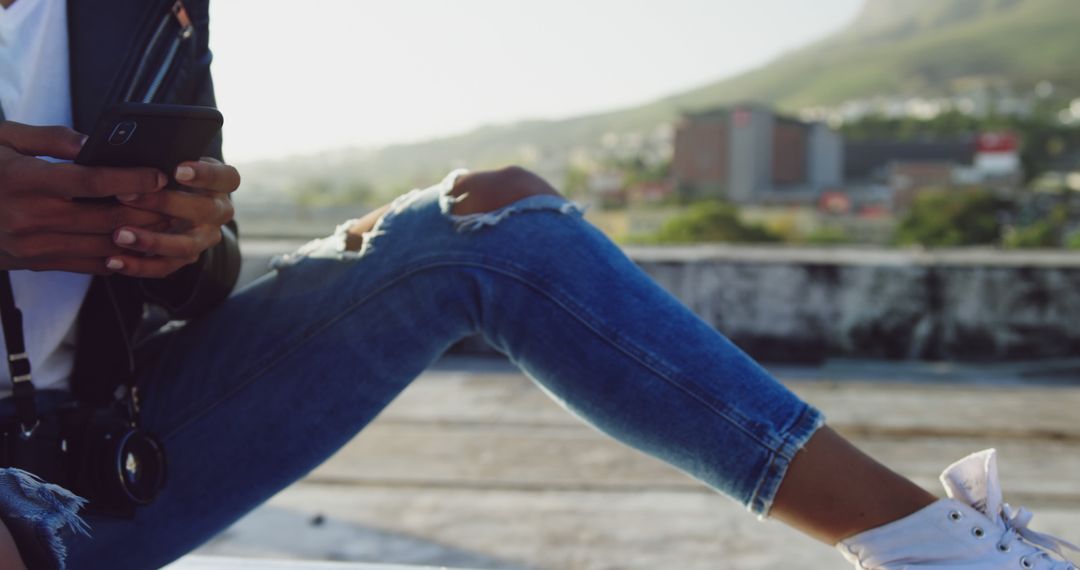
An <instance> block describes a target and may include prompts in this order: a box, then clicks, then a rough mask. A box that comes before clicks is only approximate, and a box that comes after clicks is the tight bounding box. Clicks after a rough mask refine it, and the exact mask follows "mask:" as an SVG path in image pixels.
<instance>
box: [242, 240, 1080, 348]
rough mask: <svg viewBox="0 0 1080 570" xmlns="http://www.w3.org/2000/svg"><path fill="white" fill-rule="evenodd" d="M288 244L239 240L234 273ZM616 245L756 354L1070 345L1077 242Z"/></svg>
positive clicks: (1077, 282)
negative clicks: (955, 246)
mask: <svg viewBox="0 0 1080 570" xmlns="http://www.w3.org/2000/svg"><path fill="white" fill-rule="evenodd" d="M298 245H299V244H298V243H290V242H284V241H282V242H258V241H247V242H245V243H244V258H245V266H244V271H243V274H242V277H241V279H242V281H244V282H247V281H250V280H252V279H254V278H255V277H257V276H258V275H261V274H263V273H265V271H266V264H267V261H268V259H269V257H270V256H271V255H272V254H276V253H280V252H283V251H290V250H292V249H294V248H295V247H297V246H298ZM627 253H628V254H629V255H630V256H631V258H633V259H634V260H635V261H636V262H637V263H638V264H639V265H640V266H641V267H642V268H643V269H644V270H645V271H646V272H647V273H649V274H650V275H651V276H652V277H653V278H654V279H656V280H657V281H658V282H659V283H660V284H661V285H662V286H663V287H664V288H666V289H667V290H668V291H670V292H672V293H673V294H674V295H675V296H676V297H678V298H679V299H680V300H682V301H683V302H684V303H685V304H686V305H687V306H689V307H690V308H691V310H693V311H694V312H695V313H697V314H698V315H699V316H701V317H702V318H703V319H705V320H706V321H707V322H708V323H710V324H711V325H713V326H714V327H716V328H717V329H719V330H720V331H722V332H723V333H724V334H726V335H727V336H729V337H730V338H732V339H733V340H734V341H735V342H736V343H737V344H739V345H740V346H741V347H743V348H744V349H745V350H747V351H748V352H749V353H751V354H752V355H753V356H755V357H756V358H759V359H761V360H766V361H804V362H805V361H816V360H821V359H824V358H827V357H829V356H847V357H856V358H889V359H913V360H914V359H919V360H940V359H946V360H964V361H999V360H1009V359H1023V358H1053V357H1070V356H1072V357H1075V356H1080V253H1058V252H1007V253H1006V252H998V251H993V250H973V249H963V250H951V251H938V252H921V251H914V250H908V251H895V250H883V251H879V250H861V249H792V248H767V247H745V246H743V247H731V246H715V245H713V246H692V247H634V248H628V249H627ZM465 349H466V350H467V351H474V352H475V351H482V350H483V345H482V344H481V343H478V342H476V341H472V342H467V343H465Z"/></svg>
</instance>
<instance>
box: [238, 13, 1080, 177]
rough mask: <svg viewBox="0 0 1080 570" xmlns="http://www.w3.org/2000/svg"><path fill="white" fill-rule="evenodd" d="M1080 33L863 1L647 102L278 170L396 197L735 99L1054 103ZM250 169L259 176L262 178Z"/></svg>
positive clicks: (1040, 21) (1067, 25) (788, 105)
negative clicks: (756, 58)
mask: <svg viewBox="0 0 1080 570" xmlns="http://www.w3.org/2000/svg"><path fill="white" fill-rule="evenodd" d="M780 17H782V15H781V16H780ZM1078 29H1080V3H1078V2H1077V0H866V2H865V4H864V6H863V7H862V9H861V11H860V12H859V14H858V16H857V17H856V18H855V19H854V20H853V21H852V22H851V23H850V24H849V25H847V26H846V27H844V28H843V29H841V30H840V31H838V32H836V33H835V34H833V35H831V36H829V37H827V38H825V39H823V40H821V41H818V42H816V43H814V44H812V45H809V46H806V47H804V48H802V49H799V50H796V51H793V52H791V53H788V54H786V55H783V56H781V57H779V58H778V59H776V60H774V61H773V62H771V63H769V64H767V65H764V66H762V67H760V68H758V69H755V70H752V71H750V72H747V73H743V74H740V75H737V76H735V77H731V78H728V79H724V80H722V81H718V82H716V83H712V84H709V85H704V86H701V87H699V88H696V89H692V90H689V91H687V92H684V93H680V94H676V95H673V96H671V97H667V98H664V99H661V100H659V101H655V102H653V103H650V104H646V105H642V106H638V107H634V108H630V109H623V110H619V111H614V112H610V113H602V114H595V115H589V116H584V117H578V118H572V119H567V120H558V121H526V122H521V123H517V124H512V125H502V126H491V127H484V128H481V129H478V130H476V131H473V132H470V133H466V134H463V135H460V136H455V137H449V138H444V139H439V140H433V141H430V142H425V143H421V144H409V145H399V146H391V147H387V148H384V149H381V150H379V151H375V152H367V153H364V154H360V153H356V154H353V155H349V154H348V153H343V154H341V155H340V156H341V158H340V160H336V161H335V164H337V165H338V167H333V165H328V164H327V160H326V159H325V157H323V158H320V159H313V160H309V161H303V160H299V161H292V162H290V164H289V165H282V164H279V165H277V166H276V167H275V170H277V171H278V172H280V171H282V170H283V169H284V170H288V169H289V168H291V169H293V170H294V171H296V172H306V173H309V174H304V176H310V175H322V176H345V177H353V178H362V179H364V180H365V181H367V182H370V183H373V184H375V185H376V186H377V187H380V188H390V187H393V189H394V190H397V189H399V188H401V187H403V186H408V185H411V184H423V183H426V182H429V181H431V180H433V179H436V177H437V176H438V175H439V174H440V173H442V172H445V171H446V170H447V169H448V168H450V167H453V166H456V165H461V164H467V165H469V166H471V167H474V168H478V167H485V166H490V165H495V164H500V163H506V162H524V163H526V164H529V165H530V166H533V167H535V168H538V169H539V170H541V172H545V173H548V174H549V175H552V176H557V174H555V172H558V169H559V168H561V165H562V164H565V162H566V159H567V157H568V156H569V155H570V153H572V152H573V151H574V150H575V149H581V148H596V147H598V146H599V145H600V140H601V138H602V137H604V135H605V134H608V133H616V134H618V133H642V132H649V131H650V130H651V129H654V128H656V127H657V126H658V125H661V124H664V123H669V122H671V121H673V120H675V119H677V118H678V116H679V115H680V113H682V112H684V111H687V110H694V109H701V108H705V107H711V106H717V105H724V104H730V103H732V102H736V101H747V100H753V101H759V102H764V103H769V104H772V105H775V106H777V107H779V108H781V109H784V110H788V111H795V110H798V109H800V108H805V107H809V106H828V105H837V104H839V103H842V102H844V101H847V100H852V99H860V98H868V97H873V96H875V95H926V96H929V95H947V94H950V93H955V92H957V91H958V90H960V89H963V88H964V86H965V85H971V84H972V82H973V81H974V82H975V83H979V84H991V83H997V84H1001V83H1005V84H1008V85H1010V86H1012V87H1013V88H1014V89H1017V90H1029V89H1030V88H1031V87H1032V86H1033V85H1035V84H1036V83H1038V82H1040V81H1050V82H1052V83H1053V84H1054V85H1055V87H1057V92H1058V93H1059V94H1060V93H1065V94H1070V93H1071V94H1072V95H1071V96H1072V97H1076V96H1077V95H1078V94H1080V64H1077V62H1076V54H1080V33H1077V30H1078ZM305 165H306V167H305ZM253 166H254V167H255V168H254V169H253V172H254V173H255V177H256V179H258V178H259V176H258V173H259V171H260V170H259V168H258V165H253ZM285 166H288V167H289V168H283V167H285ZM249 178H250V177H249ZM555 181H556V182H560V181H561V180H558V179H556V180H555Z"/></svg>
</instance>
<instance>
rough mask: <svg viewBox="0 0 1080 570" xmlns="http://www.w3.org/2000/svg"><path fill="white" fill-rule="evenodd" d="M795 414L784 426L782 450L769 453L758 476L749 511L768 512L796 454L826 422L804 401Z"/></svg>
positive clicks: (819, 413) (766, 515)
mask: <svg viewBox="0 0 1080 570" xmlns="http://www.w3.org/2000/svg"><path fill="white" fill-rule="evenodd" d="M796 418H797V419H796V420H795V421H794V422H792V424H791V425H790V426H788V428H787V429H786V430H785V433H786V434H787V436H786V437H785V438H784V444H783V445H782V446H781V447H782V451H777V452H775V453H774V454H773V455H772V457H771V459H770V461H769V465H768V466H767V467H766V468H765V469H764V471H763V473H762V475H761V477H759V478H758V484H757V486H756V487H755V488H754V492H753V494H752V495H751V499H750V502H749V505H748V507H749V509H750V511H751V512H753V513H755V514H758V515H760V516H761V517H762V518H766V517H768V516H769V512H770V511H771V510H772V506H773V501H774V500H775V499H776V493H777V491H779V490H780V484H781V483H782V482H783V479H784V476H785V475H786V474H787V470H788V468H789V467H790V466H791V462H792V461H793V460H794V458H795V454H796V453H798V451H799V450H800V449H802V448H803V447H804V446H805V445H806V442H807V441H809V440H810V438H811V437H812V436H813V435H814V434H815V433H816V432H817V430H818V429H820V428H821V427H822V426H823V425H824V424H825V418H824V416H823V415H822V414H821V412H820V411H818V410H817V409H815V408H814V407H813V406H810V405H809V404H804V407H803V411H802V412H801V413H800V414H799V415H798V416H796Z"/></svg>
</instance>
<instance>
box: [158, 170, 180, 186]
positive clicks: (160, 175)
mask: <svg viewBox="0 0 1080 570" xmlns="http://www.w3.org/2000/svg"><path fill="white" fill-rule="evenodd" d="M178 178H179V177H178ZM168 183H169V177H168V176H165V174H164V173H162V172H158V174H157V185H158V188H164V187H165V185H166V184H168Z"/></svg>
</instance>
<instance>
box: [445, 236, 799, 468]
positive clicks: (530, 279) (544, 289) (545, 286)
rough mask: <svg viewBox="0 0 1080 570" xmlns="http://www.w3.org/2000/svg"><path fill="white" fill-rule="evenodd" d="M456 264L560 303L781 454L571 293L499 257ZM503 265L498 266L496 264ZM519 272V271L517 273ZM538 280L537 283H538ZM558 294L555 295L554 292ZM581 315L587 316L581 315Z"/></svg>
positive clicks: (777, 443) (779, 445) (778, 441)
mask: <svg viewBox="0 0 1080 570" xmlns="http://www.w3.org/2000/svg"><path fill="white" fill-rule="evenodd" d="M457 263H462V264H469V265H472V266H474V267H479V268H481V269H487V270H489V271H494V272H498V273H502V274H503V275H505V276H508V277H511V278H514V279H515V280H517V281H519V282H521V283H523V284H525V285H526V286H528V287H530V288H532V289H535V290H537V291H538V292H540V293H541V294H542V295H544V296H547V297H548V298H550V299H551V300H552V301H554V302H556V303H558V304H560V305H561V306H562V308H563V309H564V310H566V311H567V312H568V313H570V314H572V315H574V316H575V318H577V319H578V320H579V321H581V322H582V323H583V324H585V325H586V326H587V327H588V328H589V329H590V330H592V331H593V332H594V333H595V334H596V335H597V336H599V337H600V338H601V339H603V340H604V341H605V342H607V343H608V344H611V345H614V346H616V347H617V348H619V350H620V351H621V352H624V353H626V354H627V355H628V356H631V357H632V358H634V359H635V360H637V361H638V362H640V363H641V364H642V365H643V366H645V367H647V368H649V369H651V370H652V371H653V372H655V373H656V374H657V375H658V376H659V377H661V378H662V379H663V380H664V381H665V382H667V383H668V384H671V385H672V386H674V387H676V388H677V389H679V390H680V391H681V392H684V393H686V394H687V395H688V396H690V397H692V398H693V399H695V400H697V401H699V402H700V403H701V404H702V405H704V406H706V407H707V408H709V410H710V411H712V412H713V413H715V414H717V415H719V416H721V417H723V418H724V419H725V420H726V421H727V422H729V423H731V424H733V425H735V426H736V427H737V428H738V429H739V430H740V431H743V432H744V433H746V434H747V435H748V436H750V437H751V438H752V439H753V440H754V441H756V442H757V443H758V444H760V445H761V446H763V447H766V448H768V449H769V450H770V452H773V453H781V452H782V449H783V446H784V439H783V438H771V437H767V438H763V436H762V434H758V433H756V432H754V431H753V430H750V429H748V428H747V427H745V426H746V424H751V423H754V422H752V421H751V420H750V419H749V418H747V417H745V416H744V415H742V414H741V413H739V412H738V410H736V409H733V408H731V407H730V406H727V405H726V404H725V403H723V402H718V401H714V400H713V399H712V398H709V397H707V396H705V395H703V394H700V393H699V392H698V391H696V390H695V389H693V388H692V387H688V386H687V385H686V383H685V382H684V381H682V380H681V377H682V375H681V374H680V373H679V372H678V371H677V370H676V369H675V368H674V367H672V366H670V365H669V364H668V363H667V362H665V361H663V360H661V359H658V358H656V357H655V355H653V354H652V352H651V351H648V350H645V349H643V348H642V347H640V346H638V345H636V344H634V343H632V342H629V341H627V340H626V339H619V340H616V338H617V336H616V335H614V334H612V333H611V332H610V331H608V330H606V329H605V328H604V327H602V326H601V325H600V324H599V323H600V322H601V321H602V319H600V318H598V317H597V316H596V315H595V314H594V313H592V312H591V311H590V310H589V309H588V308H586V307H583V306H581V305H579V304H577V303H575V302H574V301H573V300H572V299H571V296H570V295H568V294H566V293H565V292H564V291H562V289H560V288H559V287H558V286H557V285H555V284H553V283H551V282H550V281H548V280H547V279H545V278H544V277H543V276H541V275H537V274H535V273H533V272H531V271H529V270H527V269H524V268H522V267H520V266H518V265H516V264H514V263H513V262H510V261H507V260H504V259H501V258H490V257H487V258H484V259H483V260H482V261H458V262H457ZM496 263H498V264H499V265H502V266H505V268H503V267H499V266H498V265H496ZM519 273H520V274H519ZM538 283H539V284H540V285H542V286H540V285H538ZM556 293H557V295H556ZM583 316H585V317H588V318H583Z"/></svg>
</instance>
